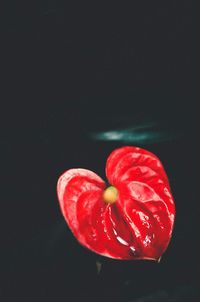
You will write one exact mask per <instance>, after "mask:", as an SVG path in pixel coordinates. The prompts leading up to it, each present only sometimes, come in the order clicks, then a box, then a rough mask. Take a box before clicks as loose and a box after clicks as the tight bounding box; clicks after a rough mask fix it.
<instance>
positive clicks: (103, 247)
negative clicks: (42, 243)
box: [57, 146, 175, 260]
mask: <svg viewBox="0 0 200 302" xmlns="http://www.w3.org/2000/svg"><path fill="white" fill-rule="evenodd" d="M106 176H107V178H108V181H109V183H110V185H112V186H113V187H115V188H116V189H117V192H118V194H117V199H116V201H115V202H114V203H106V202H105V200H104V198H103V194H104V192H105V189H106V184H105V182H104V181H103V180H102V179H101V178H100V177H99V176H98V175H97V174H95V173H94V172H92V171H90V170H86V169H70V170H68V171H66V172H65V173H64V174H62V175H61V177H60V178H59V180H58V184H57V193H58V199H59V203H60V207H61V211H62V214H63V216H64V218H65V220H66V222H67V224H68V226H69V227H70V229H71V231H72V233H73V234H74V236H75V237H76V239H77V240H78V241H79V242H80V243H81V244H82V245H83V246H85V247H86V248H88V249H90V250H92V251H93V252H95V253H97V254H100V255H103V256H107V257H110V258H115V259H122V260H132V259H151V260H158V259H159V258H160V257H161V256H162V254H163V253H164V252H165V250H166V248H167V246H168V244H169V241H170V239H171V235H172V230H173V225H174V217H175V205H174V201H173V197H172V193H171V190H170V186H169V181H168V178H167V175H166V173H165V170H164V168H163V166H162V164H161V162H160V160H159V159H158V158H157V157H156V156H155V155H154V154H153V153H151V152H149V151H147V150H144V149H142V148H138V147H132V146H127V147H122V148H119V149H116V150H114V151H113V152H112V153H111V154H110V156H109V157H108V159H107V163H106Z"/></svg>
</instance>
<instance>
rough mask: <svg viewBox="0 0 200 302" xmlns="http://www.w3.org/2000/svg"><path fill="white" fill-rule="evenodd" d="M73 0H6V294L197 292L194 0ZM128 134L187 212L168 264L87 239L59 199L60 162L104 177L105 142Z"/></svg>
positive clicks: (114, 143) (1, 281)
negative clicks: (108, 254)
mask: <svg viewBox="0 0 200 302" xmlns="http://www.w3.org/2000/svg"><path fill="white" fill-rule="evenodd" d="M65 2H66V1H53V0H52V1H38V2H37V1H29V2H28V1H23V2H22V1H7V3H6V4H5V5H3V4H1V6H2V7H1V10H0V14H1V18H0V22H1V23H0V24H1V25H0V26H1V31H0V33H1V38H0V39H1V40H0V49H1V59H0V61H1V68H0V70H1V71H0V73H1V76H2V79H1V84H0V86H1V90H0V95H1V105H0V106H1V110H0V114H1V117H0V134H1V137H0V150H1V157H0V158H1V165H0V175H1V190H0V192H1V193H0V194H1V197H0V207H1V210H0V301H3V302H4V301H141V302H142V301H193V300H194V301H195V300H196V299H197V298H198V296H199V289H198V288H199V283H200V280H199V260H198V259H199V247H198V241H199V226H200V223H199V154H200V153H199V151H200V150H199V112H198V106H197V101H198V98H199V91H198V80H197V79H198V77H197V75H196V72H197V70H198V68H197V57H198V48H197V44H198V43H197V38H196V37H197V36H198V34H197V27H196V20H195V16H194V15H195V14H194V11H195V9H194V8H193V6H192V1H182V2H181V4H177V2H176V1H172V2H170V1H168V2H167V5H164V4H163V3H161V4H160V3H159V4H155V3H152V2H151V1H147V2H143V1H137V2H136V1H135V2H133V3H132V6H128V5H126V4H123V5H122V4H121V5H119V6H118V5H117V4H115V5H110V6H109V4H108V3H107V4H106V5H105V6H104V5H103V4H101V3H95V5H94V3H92V4H91V3H90V4H89V5H88V4H87V5H86V3H85V2H81V3H78V2H76V3H74V4H73V5H69V4H66V3H65ZM113 131H114V136H113V135H112V134H113ZM127 132H128V134H127ZM102 137H104V139H102ZM122 145H138V146H141V147H144V148H146V149H148V150H150V151H152V152H154V153H155V154H157V155H158V156H159V157H160V159H161V161H162V162H163V164H164V166H165V168H166V171H167V174H168V176H169V180H170V184H171V188H172V192H173V194H174V198H175V202H176V208H177V216H176V223H175V228H174V233H173V238H172V241H171V243H170V245H169V248H168V250H167V251H166V253H165V255H164V257H163V259H162V260H161V262H160V263H159V264H155V263H153V262H148V261H146V262H145V261H144V262H142V261H128V262H127V261H125V262H123V261H115V260H111V259H106V258H104V257H99V256H98V255H95V254H93V253H91V252H90V251H87V250H86V249H84V248H83V247H81V246H80V245H79V244H78V243H77V242H76V240H75V239H74V237H73V236H72V234H71V233H70V231H69V230H68V228H67V226H66V224H65V222H64V219H63V217H62V215H61V213H60V209H59V206H58V201H57V196H56V182H57V179H58V177H59V176H60V174H61V173H62V172H63V171H65V170H67V169H69V168H73V167H82V168H87V169H91V170H93V171H95V172H96V173H98V174H99V175H100V176H102V177H103V178H105V172H104V166H105V161H106V158H107V156H108V155H109V153H110V152H111V151H112V150H113V149H114V148H115V147H120V146H122ZM96 261H99V262H101V264H102V269H101V272H100V274H97V268H96Z"/></svg>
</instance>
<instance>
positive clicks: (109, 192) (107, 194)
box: [103, 186, 118, 203]
mask: <svg viewBox="0 0 200 302" xmlns="http://www.w3.org/2000/svg"><path fill="white" fill-rule="evenodd" d="M117 197H118V190H117V189H116V188H115V187H114V186H110V187H108V188H107V189H105V191H104V192H103V200H104V201H105V203H114V202H115V201H116V200H117Z"/></svg>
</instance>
